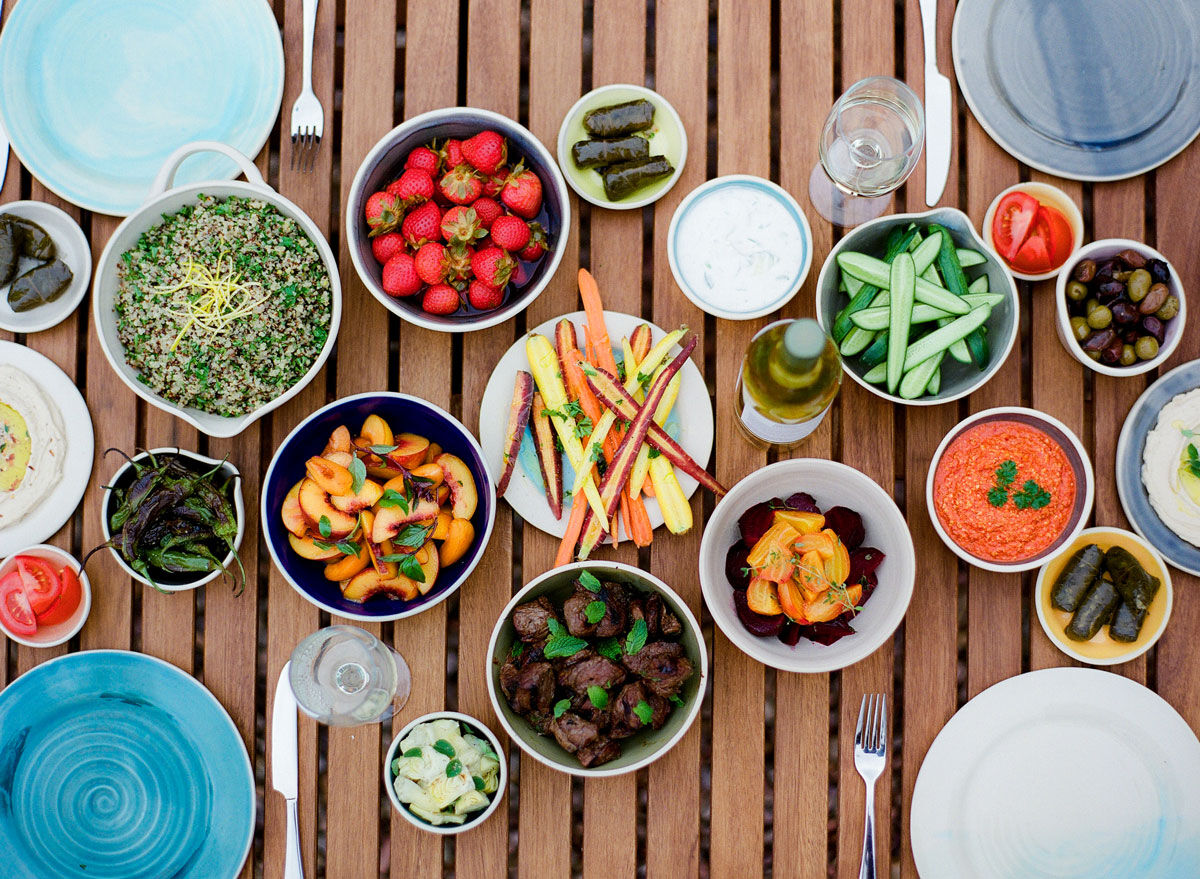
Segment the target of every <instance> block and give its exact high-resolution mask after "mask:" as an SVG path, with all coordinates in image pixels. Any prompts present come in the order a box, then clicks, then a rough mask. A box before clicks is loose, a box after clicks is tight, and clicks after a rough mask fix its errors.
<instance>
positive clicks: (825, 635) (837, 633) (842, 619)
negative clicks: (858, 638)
mask: <svg viewBox="0 0 1200 879" xmlns="http://www.w3.org/2000/svg"><path fill="white" fill-rule="evenodd" d="M847 616H848V614H842V615H841V616H839V617H836V618H834V619H832V620H829V621H828V622H824V623H812V624H810V625H807V626H798V627H797V628H799V629H800V635H801V637H804V638H807V639H808V640H810V641H815V642H816V643H818V644H824V645H825V646H826V647H828V646H829V645H830V644H835V643H837V642H838V641H840V640H841V639H842V638H845V637H846V636H847V635H853V634H854V629H852V628H851V627H850V623H849V622H848V621H847V620H846V617H847Z"/></svg>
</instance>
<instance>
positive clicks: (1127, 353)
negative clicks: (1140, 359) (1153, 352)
mask: <svg viewBox="0 0 1200 879" xmlns="http://www.w3.org/2000/svg"><path fill="white" fill-rule="evenodd" d="M1135 363H1137V352H1136V351H1134V350H1133V346H1132V345H1126V346H1125V347H1123V348H1122V349H1121V365H1122V366H1133V364H1135Z"/></svg>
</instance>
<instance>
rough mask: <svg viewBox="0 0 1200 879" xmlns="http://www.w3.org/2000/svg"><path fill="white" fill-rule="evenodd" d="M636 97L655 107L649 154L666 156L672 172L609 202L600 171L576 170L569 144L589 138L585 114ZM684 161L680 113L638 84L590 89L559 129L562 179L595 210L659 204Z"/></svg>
mask: <svg viewBox="0 0 1200 879" xmlns="http://www.w3.org/2000/svg"><path fill="white" fill-rule="evenodd" d="M638 98H645V99H646V100H648V101H649V102H650V103H652V104H653V105H654V128H652V129H651V131H652V132H653V135H654V136H653V137H651V138H650V155H652V156H666V157H667V159H668V160H669V161H670V162H671V164H672V165H674V166H675V173H674V174H672V175H671V176H670V177H665V178H663V179H662V180H659V181H658V182H656V183H653V184H651V185H650V186H647V187H646V188H645V189H640V190H638V191H637V192H635V193H633V194H632V195H630V196H629V197H628V198H623V199H621V200H620V201H611V200H609V198H608V197H607V196H605V194H604V183H603V181H602V179H601V177H600V172H599V171H597V170H596V169H595V168H576V167H575V162H573V161H572V160H571V145H572V144H574V143H576V142H577V141H581V140H587V139H588V137H589V135H588V133H587V131H585V130H584V127H583V117H584V115H586V114H587V113H588V112H590V111H591V110H595V109H598V108H600V107H607V106H609V105H611V104H620V103H623V102H625V101H633V100H637V99H638ZM686 161H687V132H686V131H684V129H683V121H682V120H681V119H680V118H679V114H678V113H676V112H675V108H674V107H672V106H671V105H670V103H668V102H667V99H666V98H664V97H663V96H662V95H660V94H659V93H658V92H655V91H651V90H650V89H648V88H643V87H642V86H640V85H605V86H601V87H600V88H598V89H593V90H592V91H590V92H588V93H587V94H586V95H584V96H583V97H582V98H580V99H579V100H578V101H576V102H575V106H573V107H572V108H571V109H570V110H569V111H567V115H566V117H565V118H564V119H563V123H562V127H561V128H559V129H558V166H559V168H561V169H562V172H563V177H565V178H566V180H567V184H568V185H569V186H570V187H571V188H572V189H574V190H575V192H576V194H578V196H579V197H580V198H582V199H584V200H586V201H590V202H591V203H592V204H594V205H597V206H598V207H602V208H611V209H612V210H615V211H627V210H632V209H633V208H642V207H645V206H646V205H648V204H650V203H652V202H655V201H658V199H660V198H662V197H663V195H665V194H666V193H667V191H668V190H669V189H670V188H671V187H672V186H674V185H675V181H676V180H678V179H679V175H680V174H681V173H682V172H683V163H684V162H686Z"/></svg>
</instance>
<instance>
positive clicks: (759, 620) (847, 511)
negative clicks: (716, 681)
mask: <svg viewBox="0 0 1200 879" xmlns="http://www.w3.org/2000/svg"><path fill="white" fill-rule="evenodd" d="M915 576H916V555H915V553H914V551H913V543H912V536H911V535H910V534H909V531H908V525H907V524H906V523H905V521H904V515H903V514H902V513H901V512H900V509H899V508H898V507H897V506H896V504H895V502H894V501H893V500H892V498H891V497H890V496H889V495H888V493H887V492H886V491H884V490H883V489H882V488H880V487H879V485H877V484H876V483H875V482H874V481H873V480H872V479H871V478H870V477H868V476H866V475H865V474H863V473H860V472H859V471H857V470H855V469H854V468H852V467H847V466H846V465H845V464H840V463H838V462H836V461H829V460H825V459H823V458H794V459H792V460H788V461H780V462H778V463H776V464H772V465H770V466H769V467H765V468H763V469H762V470H758V471H756V472H755V473H753V474H751V475H750V476H747V477H746V478H745V479H743V480H742V481H741V482H739V483H738V484H737V485H735V486H734V487H733V488H732V489H730V491H729V493H728V494H726V495H725V497H724V498H722V500H721V502H720V503H719V504H717V507H716V509H715V510H713V514H712V516H711V517H709V520H708V524H707V526H706V527H705V529H704V537H703V539H702V540H701V543H700V586H701V588H702V589H703V591H704V601H705V603H706V604H707V605H708V609H709V611H710V612H711V613H712V616H713V619H714V620H715V621H716V623H717V625H718V626H719V627H720V628H721V631H722V632H724V633H725V636H726V637H727V638H729V640H730V641H732V642H733V643H734V644H736V645H737V646H738V648H739V649H741V650H742V651H743V652H744V653H746V654H748V655H750V656H752V657H754V658H755V659H757V660H758V661H759V662H762V663H764V664H766V665H769V666H772V667H773V668H777V669H780V670H781V671H794V672H830V671H836V670H837V669H841V668H845V667H846V666H848V665H852V664H853V663H855V662H858V661H859V660H860V659H864V658H866V657H867V656H869V655H870V654H871V653H873V652H874V651H875V650H876V649H878V648H879V646H880V645H882V644H883V643H884V642H886V641H887V639H888V638H890V637H891V636H892V633H894V632H895V631H896V627H897V626H899V625H900V621H901V620H902V619H903V618H904V614H905V611H907V610H908V602H909V600H910V599H911V598H912V590H913V580H914V578H915Z"/></svg>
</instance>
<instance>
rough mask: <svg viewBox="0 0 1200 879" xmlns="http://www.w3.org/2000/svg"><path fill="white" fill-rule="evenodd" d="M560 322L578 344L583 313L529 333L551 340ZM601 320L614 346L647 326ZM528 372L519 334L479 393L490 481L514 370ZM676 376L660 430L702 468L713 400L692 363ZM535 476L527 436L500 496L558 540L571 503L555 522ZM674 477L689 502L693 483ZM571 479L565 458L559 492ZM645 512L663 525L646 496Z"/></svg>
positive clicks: (634, 320)
mask: <svg viewBox="0 0 1200 879" xmlns="http://www.w3.org/2000/svg"><path fill="white" fill-rule="evenodd" d="M563 318H566V319H567V320H569V321H571V323H573V324H575V329H576V332H577V333H578V335H579V337H580V340H582V336H583V333H582V332H580V330H581V328H582V325H583V324H584V323H586V322H587V315H586V314H584V312H582V311H573V312H571V313H570V314H564V315H560V316H558V317H555V318H552V319H550V320H548V321H546V322H544V323H542V324H539V325H538V326H536V327H533V328H532V329H530V331H529V332H530V333H540V334H541V335H543V336H545V337H546V338H548V339H551V340H553V338H554V328H555V326H556V325H557V324H558V322H559V321H560V320H562V319H563ZM604 322H605V325H606V326H607V327H608V334H609V338H610V339H611V340H612V341H613V343H614V344H619V342H620V339H621V337H622V336H628V335H629V334H630V333H632V332H633V330H634V329H635V328H636V327H637V326H638V325H639V324H643V323H650V322H649V321H643V320H642V319H641V318H639V317H634V316H633V315H630V314H621V313H620V312H615V311H606V312H604ZM650 329H651V332H652V334H653V338H654V341H655V342H657V341H658V340H659V339H661V338H662V337H663V336H665V335H666V332H665V331H664V330H663V329H661V328H660V327H657V326H655V325H654V324H650ZM581 350H582V349H581ZM678 353H679V346H675V347H673V348H672V349H671V351H670V352H669V353H668V355H667V357H668V358H670V357H674V356H675V355H676V354H678ZM528 369H529V359H528V357H527V356H526V354H525V336H522V337H521V338H520V339H518V340H517V341H516V342H514V343H513V344H512V347H510V348H509V349H508V351H506V352H505V353H504V356H502V357H501V358H500V361H499V362H498V363H497V364H496V368H495V369H494V370H492V377H491V378H490V379H488V383H487V387H486V388H484V391H483V399H482V400H481V401H480V404H479V424H480V430H479V434H480V435H479V445H480V447H481V448H482V449H483V459H484V462H485V463H486V464H487V467H488V470H489V472H490V473H491V474H492V478H493V479H494V480H496V481H499V479H500V471H501V467H502V461H503V456H504V431H505V425H506V424H508V410H509V406H510V405H511V403H512V395H513V383H514V382H515V381H516V378H517V371H518V370H528ZM680 374H681V375H682V376H683V378H682V379H681V380H680V383H679V396H678V398H677V399H676V401H675V406H674V408H673V409H672V410H671V415H670V417H669V418H668V419H667V421H666V423H665V426H664V429H665V430H667V431H668V433H669V432H670V431H671V430H672V429H673V427H674V426H675V425H677V426H678V428H679V436H677V437H676V440H677V441H678V442H679V445H680V446H682V447H683V450H684V451H685V452H687V453H688V455H690V456H691V457H692V458H693V459H694V460H695V461H696V463H698V464H699V465H700V466H701V467H706V466H707V465H708V458H709V455H711V454H712V447H713V431H714V426H713V409H712V401H711V400H710V399H709V397H708V389H707V386H706V385H705V384H704V376H703V375H701V373H700V369H699V367H697V366H696V364H695V363H694V362H693V361H692V360H690V359H689V360H688V362H687V363H685V364H684V365H683V369H681V370H680ZM527 430H528V428H527ZM536 472H537V458H536V453H535V451H534V446H533V440H532V438H531V436H530V435H529V434H528V433H527V434H526V436H525V438H524V439H523V440H522V445H521V452H520V457H519V458H518V460H517V463H516V465H515V466H514V467H513V474H512V477H511V479H510V480H509V483H508V489H507V490H506V491H505V492H504V500H506V501H508V505H509V506H510V507H512V508H513V509H514V510H515V511H516V512H517V514H518V515H520V517H521V518H522V519H524V520H525V522H526V524H529V525H532V526H533V527H535V528H537V529H538V530H539V531H545V532H546V533H547V534H552V535H554V536H555V537H562V536H563V535H564V534H566V533H567V520H568V519H569V518H570V517H571V507H570V504H569V503H568V502H566V501H564V503H563V510H562V515H561V516H560V517H559V518H557V519H555V518H554V514H553V513H551V512H550V505H549V504H548V503H547V502H546V493H545V491H544V490H543V488H542V482H541V476H540V474H539V475H537V476H534V475H531V474H534V473H536ZM675 475H676V476H677V477H678V478H679V487H680V488H681V489H683V494H684V496H685V497H689V498H690V497H691V496H692V494H693V493H694V492H695V491H696V488H697V486H698V483H697V482H696V480H695V479H693V478H692V477H690V476H688V475H687V474H686V473H684V472H683V471H682V470H679V469H678V468H677V469H676V471H675ZM574 478H575V472H574V470H572V469H571V465H570V463H569V462H568V461H567V460H566V456H565V455H564V456H563V488H564V492H565V491H570V488H571V483H572V482H573V481H574ZM646 513H647V515H648V516H649V517H650V527H651V528H657V527H658V526H659V525H661V524H663V516H662V511H661V510H660V509H659V506H658V501H657V500H656V499H654V498H646ZM618 536H619V537H620V539H621V540H626V539H628V538H627V536H626V534H625V527H624V525H621V526H620V533H619V535H618Z"/></svg>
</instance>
